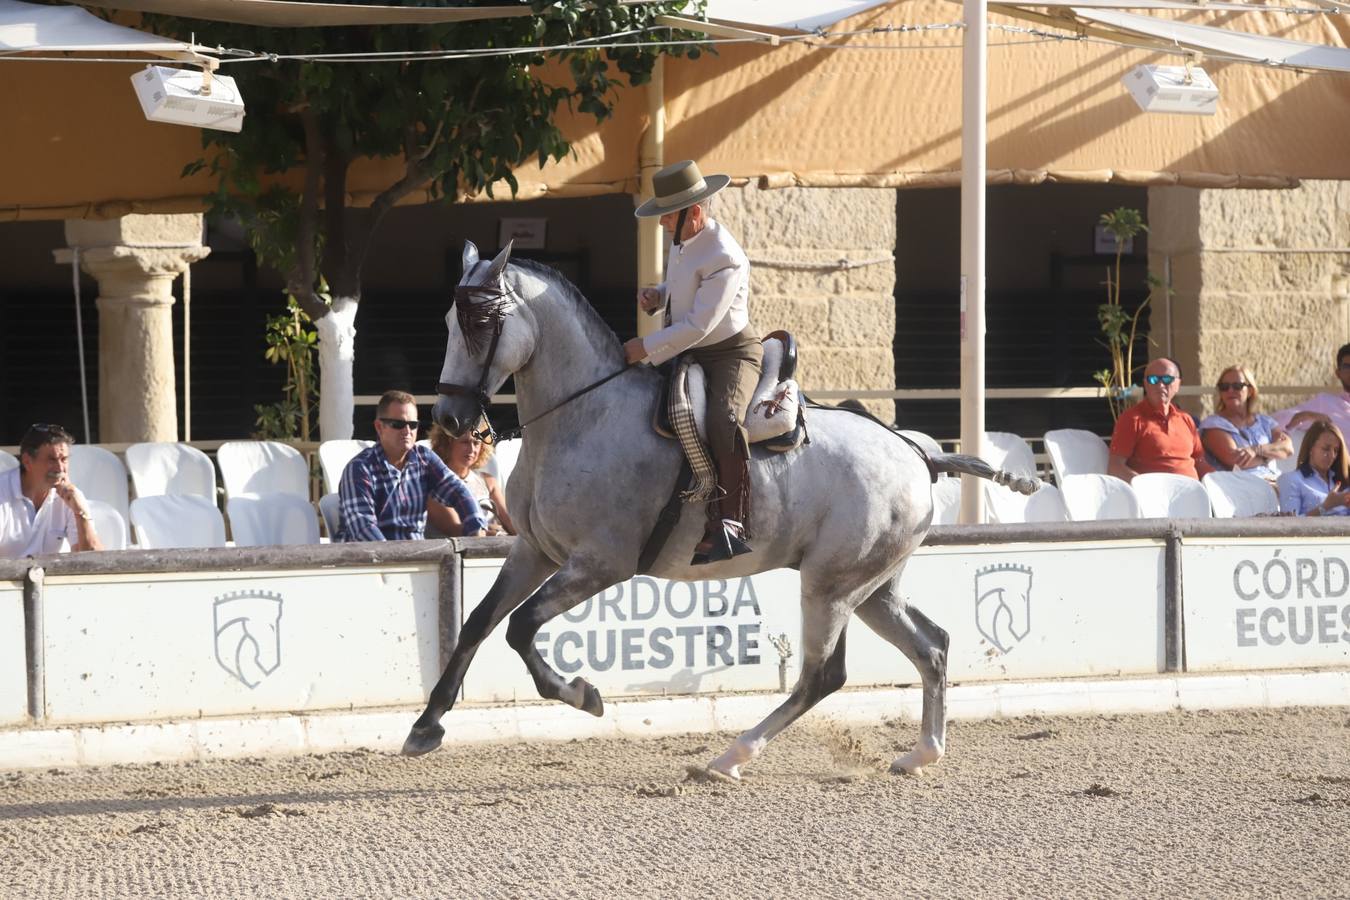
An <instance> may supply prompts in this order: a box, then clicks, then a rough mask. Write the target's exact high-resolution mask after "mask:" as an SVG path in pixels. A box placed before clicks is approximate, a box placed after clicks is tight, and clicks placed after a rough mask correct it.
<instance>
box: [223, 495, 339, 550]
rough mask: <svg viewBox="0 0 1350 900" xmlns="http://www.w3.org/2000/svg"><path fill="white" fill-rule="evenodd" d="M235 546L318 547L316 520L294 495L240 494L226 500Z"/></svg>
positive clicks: (317, 520) (309, 507)
mask: <svg viewBox="0 0 1350 900" xmlns="http://www.w3.org/2000/svg"><path fill="white" fill-rule="evenodd" d="M225 511H226V512H228V513H229V514H230V532H231V534H233V536H234V545H235V546H236V547H271V546H281V545H286V544H317V543H318V542H319V517H318V516H316V515H315V514H314V507H313V505H312V504H310V502H309V501H308V500H306V499H305V498H304V497H300V496H298V495H296V494H286V493H276V494H239V495H238V496H235V497H231V498H230V499H228V500H226V501H225Z"/></svg>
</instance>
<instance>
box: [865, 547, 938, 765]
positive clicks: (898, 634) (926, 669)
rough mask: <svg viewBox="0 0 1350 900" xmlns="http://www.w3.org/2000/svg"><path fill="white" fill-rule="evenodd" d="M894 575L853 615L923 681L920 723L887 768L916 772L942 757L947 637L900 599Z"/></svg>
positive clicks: (925, 617) (897, 582)
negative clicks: (909, 745)
mask: <svg viewBox="0 0 1350 900" xmlns="http://www.w3.org/2000/svg"><path fill="white" fill-rule="evenodd" d="M899 581H900V577H899V574H898V573H897V575H896V577H895V578H893V579H891V581H890V582H888V583H887V584H884V585H882V586H881V587H880V588H879V589H878V590H877V591H876V593H874V594H873V595H872V596H871V597H868V598H867V602H865V603H863V605H862V606H859V607H858V610H857V611H858V618H860V619H862V620H863V622H865V623H866V624H867V626H868V627H869V628H871V629H872V630H873V631H875V632H876V633H877V634H878V635H880V636H881V637H882V638H884V639H886V640H887V641H890V642H891V643H892V644H894V645H895V646H897V647H899V648H900V651H901V652H902V653H904V654H905V656H907V657H908V658H909V661H910V662H912V663H914V667H915V668H916V669H918V670H919V676H920V677H921V678H922V679H923V722H922V725H921V729H922V730H921V732H920V734H919V742H918V743H917V744H915V745H914V749H913V750H911V751H909V752H908V753H905V754H903V755H902V756H898V757H896V759H895V761H894V762H892V763H891V771H892V772H894V773H896V774H899V773H901V772H905V773H908V774H910V775H918V774H920V773H921V772H922V771H923V767H924V766H931V765H933V764H934V763H936V762H937V761H938V760H939V759H941V758H942V754H943V752H944V750H945V744H946V740H947V734H946V732H947V646H948V644H949V642H950V639H949V638H948V636H947V632H945V631H943V630H942V628H940V627H939V626H938V625H937V624H936V623H935V622H933V620H932V619H930V618H928V617H927V616H925V615H924V614H923V613H922V612H920V611H919V610H918V609H916V608H914V607H912V606H908V605H906V604H905V601H904V600H902V599H901V597H900V592H899V589H898V585H899Z"/></svg>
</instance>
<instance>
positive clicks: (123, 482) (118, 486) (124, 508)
mask: <svg viewBox="0 0 1350 900" xmlns="http://www.w3.org/2000/svg"><path fill="white" fill-rule="evenodd" d="M70 480H71V481H72V482H73V483H74V484H75V486H76V487H77V488H79V489H80V491H81V492H82V493H83V494H84V495H85V496H86V497H88V498H89V499H90V500H98V501H100V502H102V503H107V504H108V505H109V506H111V507H112V508H113V509H115V510H117V511H118V512H119V513H120V514H121V516H122V519H123V521H125V520H126V517H127V516H128V515H129V514H130V509H129V505H128V504H129V502H130V501H129V500H128V498H127V492H128V490H129V487H128V484H127V467H126V466H124V465H122V460H120V459H118V458H117V454H116V453H113V452H112V451H110V450H105V449H103V448H102V447H95V446H93V445H92V444H76V445H74V446H73V447H71V448H70Z"/></svg>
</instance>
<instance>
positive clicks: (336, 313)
mask: <svg viewBox="0 0 1350 900" xmlns="http://www.w3.org/2000/svg"><path fill="white" fill-rule="evenodd" d="M360 299H361V298H360V296H359V295H357V296H343V295H340V294H334V296H333V305H332V307H331V308H330V309H329V310H328V313H327V315H324V316H320V317H319V318H318V319H317V320H316V321H315V322H314V326H315V328H317V329H318V332H319V440H321V441H332V440H345V439H348V438H350V437H351V436H352V430H353V429H352V421H353V417H354V415H355V412H356V404H355V400H354V397H355V392H354V390H353V387H352V361H353V360H354V359H355V357H356V307H357V304H358V302H359V301H360Z"/></svg>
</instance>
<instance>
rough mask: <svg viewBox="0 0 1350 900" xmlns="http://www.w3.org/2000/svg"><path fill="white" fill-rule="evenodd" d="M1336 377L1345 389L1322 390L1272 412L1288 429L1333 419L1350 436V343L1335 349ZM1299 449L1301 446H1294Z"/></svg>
mask: <svg viewBox="0 0 1350 900" xmlns="http://www.w3.org/2000/svg"><path fill="white" fill-rule="evenodd" d="M1335 374H1336V379H1337V380H1338V381H1340V383H1341V387H1342V388H1343V389H1344V390H1343V391H1342V392H1341V393H1339V394H1332V393H1322V394H1318V395H1317V396H1315V397H1313V398H1312V399H1311V400H1307V401H1305V402H1303V403H1300V404H1299V405H1298V406H1291V407H1289V408H1288V409H1281V410H1279V411H1277V412H1273V413H1271V414H1270V415H1271V418H1273V419H1274V420H1275V421H1276V422H1279V423H1280V427H1281V428H1283V429H1285V430H1286V431H1290V430H1301V429H1306V428H1307V427H1308V426H1309V425H1311V424H1312V423H1313V422H1317V421H1323V422H1330V423H1331V424H1333V425H1335V426H1336V427H1337V428H1339V429H1340V430H1341V434H1343V435H1350V344H1346V345H1345V346H1343V347H1341V349H1339V350H1337V351H1336V373H1335ZM1294 450H1295V452H1297V450H1298V448H1297V447H1295V448H1294Z"/></svg>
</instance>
